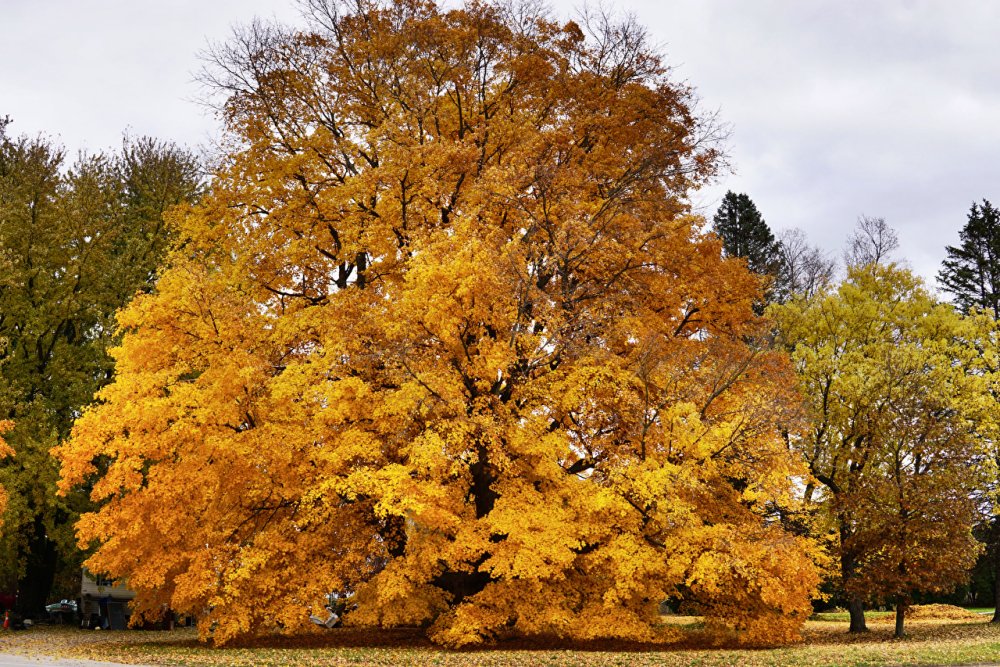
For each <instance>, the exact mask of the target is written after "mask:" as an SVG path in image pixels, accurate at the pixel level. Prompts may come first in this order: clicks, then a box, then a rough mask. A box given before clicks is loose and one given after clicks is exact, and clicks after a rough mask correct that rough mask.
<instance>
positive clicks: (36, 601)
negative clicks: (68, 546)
mask: <svg viewBox="0 0 1000 667" xmlns="http://www.w3.org/2000/svg"><path fill="white" fill-rule="evenodd" d="M33 529H34V530H33V534H32V536H31V537H30V539H29V540H28V544H27V545H26V546H27V550H26V552H27V553H26V554H25V569H24V577H23V578H21V580H20V581H18V582H17V589H18V591H17V607H18V611H19V612H20V613H22V614H24V615H26V616H41V615H43V614H44V612H45V603H46V602H48V597H49V593H50V592H51V591H52V582H53V581H54V579H55V573H56V563H57V562H58V554H57V553H56V545H55V542H53V541H52V540H50V539H49V538H48V536H47V534H46V531H45V524H44V522H43V520H42V517H41V516H37V517H36V518H35V522H34V526H33Z"/></svg>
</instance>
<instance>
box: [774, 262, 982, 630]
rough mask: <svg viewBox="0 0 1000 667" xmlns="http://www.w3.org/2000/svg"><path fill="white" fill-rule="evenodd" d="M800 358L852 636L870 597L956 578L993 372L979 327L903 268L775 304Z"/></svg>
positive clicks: (814, 466)
mask: <svg viewBox="0 0 1000 667" xmlns="http://www.w3.org/2000/svg"><path fill="white" fill-rule="evenodd" d="M769 312H770V314H771V315H772V316H773V317H774V318H775V320H776V322H777V323H778V325H779V327H780V329H781V332H782V336H783V337H784V340H785V341H786V342H787V344H788V346H789V348H790V349H791V350H792V359H793V363H794V364H795V366H796V368H797V370H798V373H799V380H800V388H801V391H802V392H803V394H804V396H805V399H806V402H807V406H808V411H809V415H810V418H811V424H810V425H809V426H808V428H805V429H803V430H800V431H798V432H797V433H795V434H794V437H793V441H794V442H795V444H796V447H797V448H798V449H799V450H800V451H801V452H802V453H803V455H804V456H805V459H806V461H807V462H808V464H809V467H810V471H811V473H812V477H813V478H814V480H815V482H817V483H818V484H819V487H818V488H816V487H814V486H813V485H809V486H808V487H807V488H806V495H807V497H808V498H809V499H810V500H814V501H817V502H823V503H825V504H826V506H827V507H828V508H829V513H830V517H831V519H832V521H833V525H834V526H835V530H836V532H837V533H838V537H839V556H840V566H841V567H840V574H841V577H842V584H843V589H844V592H845V594H846V596H847V598H848V599H849V601H850V611H851V630H852V631H863V630H865V629H866V628H865V623H864V607H863V604H864V603H865V602H868V601H877V602H879V603H886V602H890V603H895V604H896V606H897V634H900V635H901V634H902V632H903V625H902V623H903V613H904V612H905V609H906V607H907V606H908V605H909V603H910V601H911V599H912V595H913V593H915V592H941V591H944V590H949V589H951V588H952V587H954V586H955V585H956V584H958V583H960V582H961V581H962V580H963V579H965V577H966V576H967V573H968V571H969V569H970V568H971V566H972V565H973V564H974V562H975V557H976V555H977V554H978V552H979V546H978V544H977V542H976V540H975V539H974V538H973V536H972V527H973V524H974V520H975V506H974V500H973V498H974V494H975V492H976V490H977V489H978V488H980V487H979V484H980V481H981V479H980V477H979V474H978V473H979V469H978V466H976V465H974V462H975V461H976V460H977V459H979V458H981V456H980V455H981V449H982V444H981V442H980V439H979V438H978V437H977V429H980V428H981V426H982V424H983V423H984V422H986V421H989V420H990V414H989V409H988V406H989V402H988V400H989V393H988V387H987V382H988V376H987V375H986V374H984V373H982V372H981V370H980V363H979V361H978V356H979V354H978V352H977V350H976V345H975V342H976V341H977V340H979V339H980V332H979V327H980V322H978V321H977V320H976V319H974V318H971V319H966V318H963V317H962V316H961V315H960V314H959V313H957V312H956V311H955V310H954V309H953V308H952V307H951V306H950V305H948V304H943V303H939V302H937V301H936V300H935V299H934V297H933V296H932V295H931V294H929V293H928V292H927V290H926V289H925V288H924V286H923V285H922V283H921V281H920V280H919V279H918V278H916V277H915V276H913V275H912V274H911V273H910V272H909V271H906V270H904V269H901V268H898V267H896V266H895V265H881V264H869V265H867V266H854V267H851V268H850V269H849V273H848V277H847V279H846V280H845V281H844V282H843V283H842V284H841V285H840V286H839V287H838V288H837V290H836V291H830V292H826V293H820V294H818V295H817V296H815V297H813V298H811V299H808V300H805V299H800V300H797V301H792V302H790V303H788V304H785V305H782V306H776V307H774V308H772V309H771V310H770V311H769Z"/></svg>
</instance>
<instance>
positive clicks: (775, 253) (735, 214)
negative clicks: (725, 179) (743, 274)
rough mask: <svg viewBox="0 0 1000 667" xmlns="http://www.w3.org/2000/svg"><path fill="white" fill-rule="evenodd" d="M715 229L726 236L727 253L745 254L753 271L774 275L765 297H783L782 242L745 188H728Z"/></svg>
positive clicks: (714, 222)
mask: <svg viewBox="0 0 1000 667" xmlns="http://www.w3.org/2000/svg"><path fill="white" fill-rule="evenodd" d="M712 229H713V231H714V232H715V233H716V234H718V235H719V238H721V239H722V249H723V252H725V254H726V256H727V257H743V258H744V259H746V261H747V266H748V267H749V268H750V270H751V271H753V272H754V273H759V274H761V275H766V276H770V277H771V278H772V282H771V286H770V287H769V289H768V290H767V293H766V294H765V300H766V301H767V302H771V301H781V300H783V299H781V298H780V297H781V294H780V293H781V292H782V291H783V290H781V289H776V288H777V287H779V286H778V282H780V276H781V275H782V273H783V271H782V265H783V261H782V258H783V254H782V248H781V243H780V242H779V241H777V240H776V239H775V238H774V234H773V233H772V232H771V228H770V227H768V226H767V223H766V222H764V218H763V217H762V216H761V214H760V211H758V210H757V206H756V205H755V204H754V203H753V200H752V199H750V197H749V196H748V195H746V194H745V193H742V192H741V193H739V194H736V193H735V192H733V191H732V190H730V191H729V192H727V193H726V196H725V197H723V198H722V204H721V205H720V206H719V210H718V211H716V213H715V218H714V219H713V220H712Z"/></svg>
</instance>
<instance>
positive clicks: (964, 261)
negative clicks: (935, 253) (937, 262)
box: [938, 199, 1000, 314]
mask: <svg viewBox="0 0 1000 667" xmlns="http://www.w3.org/2000/svg"><path fill="white" fill-rule="evenodd" d="M959 238H960V240H961V245H960V246H958V247H955V246H947V247H946V248H945V250H946V252H947V257H945V259H944V261H943V262H942V265H941V270H940V271H939V272H938V282H939V283H940V284H941V289H942V290H944V291H945V292H948V293H949V294H951V295H952V296H953V297H955V304H956V305H957V306H958V307H959V308H960V309H961V310H963V311H964V312H969V311H970V310H972V309H973V308H989V309H990V310H992V311H993V313H994V314H996V313H998V312H1000V308H998V307H997V306H998V302H1000V211H998V210H997V209H995V208H994V207H993V205H992V204H990V202H989V201H988V200H986V199H984V200H983V203H982V206H980V205H979V204H976V203H975V202H973V204H972V208H971V210H970V211H969V217H968V220H966V223H965V226H964V227H963V228H962V231H960V232H959Z"/></svg>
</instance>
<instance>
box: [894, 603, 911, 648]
mask: <svg viewBox="0 0 1000 667" xmlns="http://www.w3.org/2000/svg"><path fill="white" fill-rule="evenodd" d="M908 606H909V605H908V604H907V603H906V602H902V601H901V602H897V603H896V634H895V635H894V636H895V637H896V639H902V638H903V637H905V636H906V632H904V630H903V621H904V618H905V617H906V608H907V607H908Z"/></svg>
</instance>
